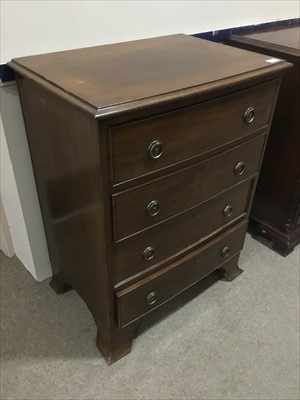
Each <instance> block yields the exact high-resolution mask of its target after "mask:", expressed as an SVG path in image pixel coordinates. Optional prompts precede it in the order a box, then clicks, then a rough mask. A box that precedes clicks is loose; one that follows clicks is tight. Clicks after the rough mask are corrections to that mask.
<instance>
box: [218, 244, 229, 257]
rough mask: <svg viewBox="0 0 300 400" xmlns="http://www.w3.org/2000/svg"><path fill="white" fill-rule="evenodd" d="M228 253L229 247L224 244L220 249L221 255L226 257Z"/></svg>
mask: <svg viewBox="0 0 300 400" xmlns="http://www.w3.org/2000/svg"><path fill="white" fill-rule="evenodd" d="M229 253H230V248H229V247H228V246H224V247H223V248H222V250H221V251H220V254H221V256H222V257H228V255H229Z"/></svg>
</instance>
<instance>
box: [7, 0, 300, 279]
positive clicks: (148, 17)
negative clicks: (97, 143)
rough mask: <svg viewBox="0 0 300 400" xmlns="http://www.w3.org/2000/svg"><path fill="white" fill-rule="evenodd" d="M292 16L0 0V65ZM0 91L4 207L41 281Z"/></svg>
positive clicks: (38, 251)
mask: <svg viewBox="0 0 300 400" xmlns="http://www.w3.org/2000/svg"><path fill="white" fill-rule="evenodd" d="M290 18H299V2H298V1H288V0H285V1H213V0H211V1H42V0H41V1H25V0H21V1H5V0H2V1H1V43H0V44H1V63H5V62H7V61H9V60H10V59H11V58H14V57H19V56H26V55H32V54H38V53H47V52H52V51H57V50H65V49H72V48H79V47H85V46H94V45H99V44H106V43H114V42H121V41H126V40H134V39H140V38H145V37H154V36H161V35H167V34H173V33H179V32H181V33H187V34H191V33H199V32H205V31H210V30H219V29H224V28H231V27H235V26H243V25H251V24H259V23H263V22H269V21H275V20H284V19H290ZM0 91H1V92H2V93H1V96H2V97H3V99H4V100H5V110H4V109H3V107H2V119H3V125H4V129H5V135H6V139H5V137H4V136H3V143H4V145H3V155H2V156H3V162H2V167H1V168H2V170H1V172H2V171H4V184H3V185H2V188H1V191H2V197H3V204H4V207H5V212H6V216H7V220H8V224H9V226H10V228H11V233H12V238H13V242H14V248H15V251H16V254H17V255H18V257H19V258H20V259H21V261H22V262H23V263H24V264H25V266H26V267H27V268H28V270H29V271H30V272H31V273H32V275H33V276H34V277H36V278H37V279H39V280H40V279H43V278H45V277H47V276H49V275H50V268H49V258H48V253H47V248H46V244H45V236H44V233H43V227H42V221H41V215H40V210H39V207H38V202H37V195H36V190H35V185H34V179H33V174H32V168H31V163H30V157H29V153H28V147H27V145H26V139H25V133H24V126H23V123H22V115H21V111H20V105H19V101H18V98H17V92H16V88H13V87H10V89H7V88H0ZM7 145H8V146H7ZM12 165H13V168H12Z"/></svg>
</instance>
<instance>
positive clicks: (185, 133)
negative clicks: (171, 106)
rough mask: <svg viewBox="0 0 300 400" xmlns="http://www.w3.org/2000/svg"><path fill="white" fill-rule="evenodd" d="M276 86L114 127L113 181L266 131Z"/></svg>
mask: <svg viewBox="0 0 300 400" xmlns="http://www.w3.org/2000/svg"><path fill="white" fill-rule="evenodd" d="M276 86H277V81H271V82H267V83H264V84H262V85H258V86H254V87H251V88H249V89H245V90H242V91H240V92H237V93H235V94H232V95H228V96H224V97H221V98H218V99H216V100H212V101H208V102H205V103H202V104H199V105H197V106H193V107H189V108H185V109H181V110H179V111H175V112H172V113H169V114H164V115H161V116H158V117H152V118H149V119H146V120H141V121H138V122H134V123H129V124H126V125H120V126H116V127H113V128H111V132H110V143H111V154H112V156H111V165H112V174H113V182H114V183H115V184H116V183H120V182H123V181H127V180H130V179H133V178H135V177H138V176H142V175H146V174H149V173H151V172H153V171H156V170H158V169H161V168H164V167H166V166H168V165H172V164H174V163H177V162H180V161H183V160H186V159H189V158H191V157H194V156H196V155H199V154H203V153H206V152H208V151H210V150H212V149H214V148H217V147H219V146H222V145H224V144H228V143H230V142H234V141H235V140H237V139H239V138H240V137H242V136H245V135H247V134H249V133H251V132H253V131H255V130H257V129H260V128H263V127H266V126H267V125H269V123H270V115H271V109H272V104H273V98H274V95H275V90H276ZM250 107H253V108H254V113H255V114H254V119H253V120H252V121H251V113H249V111H248V114H247V115H248V121H251V122H247V118H245V117H244V114H245V112H246V110H248V109H249V108H250ZM158 142H159V143H161V145H160V144H159V143H158ZM160 153H161V154H160Z"/></svg>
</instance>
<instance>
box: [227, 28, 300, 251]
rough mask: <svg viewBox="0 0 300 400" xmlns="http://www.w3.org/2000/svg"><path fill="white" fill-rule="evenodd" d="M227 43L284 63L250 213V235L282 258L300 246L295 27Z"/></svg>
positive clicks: (298, 32)
mask: <svg viewBox="0 0 300 400" xmlns="http://www.w3.org/2000/svg"><path fill="white" fill-rule="evenodd" d="M228 43H229V44H231V45H234V46H237V47H241V48H244V49H249V50H252V51H257V52H259V53H265V54H269V55H270V56H271V57H277V58H278V57H280V58H284V59H285V60H287V61H290V62H292V63H293V64H294V67H293V68H291V69H289V70H288V71H287V72H286V74H284V76H283V79H282V84H281V88H280V91H279V94H278V101H277V104H276V109H275V113H274V119H273V123H272V126H271V130H270V137H269V139H268V145H267V147H266V152H265V156H264V161H263V164H262V169H261V173H260V178H259V181H258V184H257V189H256V194H255V197H254V200H253V206H252V209H251V214H250V218H251V222H252V224H251V225H252V232H253V234H254V236H256V235H257V234H258V235H261V236H264V237H267V238H268V239H271V240H272V241H273V243H274V247H275V248H276V249H277V250H278V251H279V252H280V253H281V254H282V255H287V254H288V253H289V252H290V251H292V250H293V248H294V247H295V245H296V244H297V243H299V242H300V27H299V26H298V27H292V28H291V27H290V28H280V29H276V30H268V31H262V32H257V33H252V34H247V35H241V36H240V35H232V36H231V37H230V38H228Z"/></svg>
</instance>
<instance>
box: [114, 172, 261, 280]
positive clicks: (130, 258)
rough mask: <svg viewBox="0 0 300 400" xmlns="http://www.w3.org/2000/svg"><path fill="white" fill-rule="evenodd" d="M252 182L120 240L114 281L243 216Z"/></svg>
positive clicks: (250, 192) (174, 252)
mask: <svg viewBox="0 0 300 400" xmlns="http://www.w3.org/2000/svg"><path fill="white" fill-rule="evenodd" d="M253 183H254V179H252V180H247V181H245V182H242V183H240V184H238V185H237V186H235V187H234V188H232V189H230V190H227V191H226V192H224V193H222V194H220V195H218V196H215V197H214V198H212V199H211V200H208V201H206V202H204V203H202V204H200V205H199V206H197V207H193V208H192V209H191V210H189V211H187V212H185V213H182V214H181V215H179V216H177V217H174V218H171V219H169V220H168V221H165V222H164V223H163V224H159V225H156V226H154V227H153V228H151V229H148V230H146V231H144V232H142V233H140V234H137V235H134V236H132V237H130V238H128V239H126V240H123V241H121V242H119V243H118V244H117V245H116V249H115V283H118V282H121V281H123V280H125V279H127V278H129V277H131V276H133V275H135V274H138V273H141V272H143V271H145V270H147V269H148V268H150V267H151V266H154V265H155V264H158V263H160V262H161V261H162V262H165V259H167V258H168V257H171V256H174V255H175V254H176V253H178V252H180V251H187V249H190V248H191V247H192V246H195V245H196V244H197V243H198V244H199V242H200V241H201V240H203V238H205V237H207V236H208V235H209V234H211V233H213V232H215V231H217V230H218V229H219V228H221V227H222V226H223V225H225V224H228V223H230V222H231V221H233V220H235V219H236V218H238V217H241V218H242V217H243V216H245V213H246V212H247V208H248V205H249V199H250V197H251V194H252V187H253ZM166 238H167V240H166Z"/></svg>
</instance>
